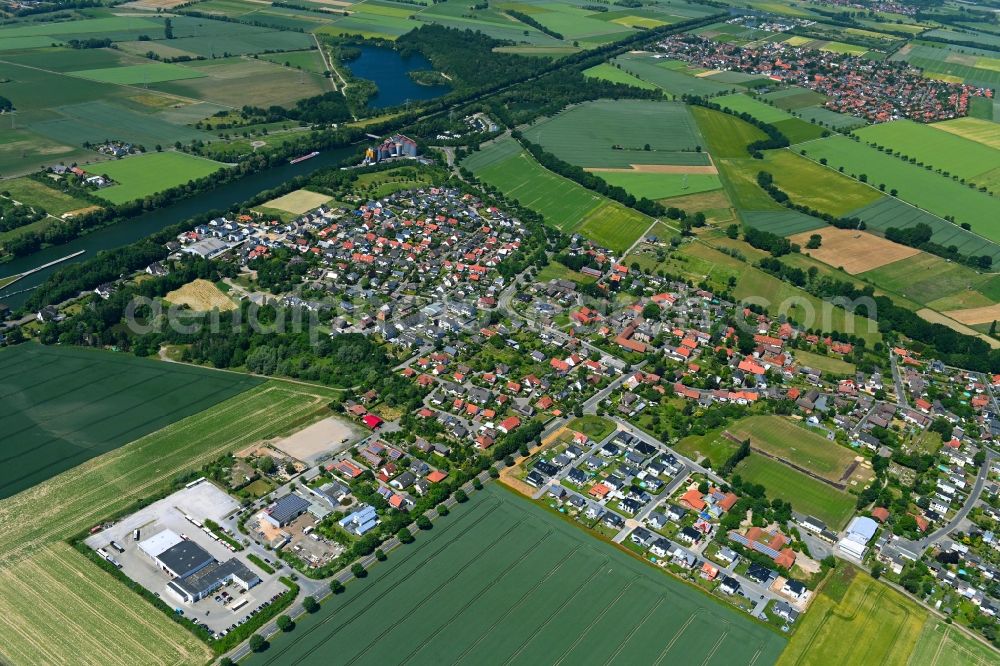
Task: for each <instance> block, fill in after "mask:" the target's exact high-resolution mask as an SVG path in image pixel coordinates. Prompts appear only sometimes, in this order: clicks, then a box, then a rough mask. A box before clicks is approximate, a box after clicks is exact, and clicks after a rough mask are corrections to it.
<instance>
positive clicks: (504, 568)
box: [246, 485, 785, 666]
mask: <svg viewBox="0 0 1000 666" xmlns="http://www.w3.org/2000/svg"><path fill="white" fill-rule="evenodd" d="M720 627H725V630H724V631H720V629H719V628H720ZM784 644H785V643H784V640H783V639H782V638H781V637H780V636H779V635H778V634H776V633H774V632H772V631H771V630H769V629H768V628H766V627H764V626H762V625H759V624H756V623H754V622H753V621H752V620H750V619H748V618H747V617H746V616H744V615H742V614H741V613H739V612H738V611H735V610H732V609H730V608H728V607H727V606H726V605H723V604H722V603H719V602H717V601H716V600H714V599H712V598H710V597H708V596H706V595H704V594H703V593H701V592H700V591H698V590H697V589H695V588H694V587H692V586H688V585H685V584H683V583H680V582H679V581H677V580H675V579H673V578H671V577H669V576H667V575H665V574H663V573H661V572H659V571H657V570H656V569H655V568H653V567H650V566H647V565H645V564H643V563H642V562H639V561H636V559H634V558H633V557H631V556H629V555H628V554H626V553H624V552H622V551H620V550H618V549H616V548H613V547H611V546H608V545H606V544H604V543H601V542H599V541H597V540H595V539H593V538H592V537H591V536H589V535H588V534H587V533H586V532H584V531H583V530H581V529H578V528H577V527H575V526H574V525H572V524H571V523H568V522H566V521H563V520H561V519H560V518H559V517H558V516H557V515H556V514H555V513H553V512H549V511H547V510H545V509H544V508H542V507H539V506H535V505H532V504H530V503H529V502H527V501H526V500H523V499H521V498H519V497H516V496H514V495H513V494H511V493H509V492H508V491H505V490H503V489H500V488H497V487H496V486H494V485H490V486H488V487H487V488H486V489H484V490H483V491H481V492H479V493H476V494H475V496H474V497H473V498H472V499H471V500H470V501H469V502H468V503H467V504H465V505H463V506H462V507H461V508H459V509H457V510H455V511H454V512H453V514H452V515H451V516H450V517H448V518H445V519H443V520H442V521H440V522H439V523H437V524H436V525H435V527H434V529H433V530H432V531H430V532H426V533H424V534H423V535H421V538H420V539H419V540H418V541H417V542H416V543H415V544H413V545H410V546H406V547H404V548H403V550H402V551H401V552H400V553H398V554H396V553H394V554H392V555H390V556H389V560H388V561H387V562H386V563H383V564H379V565H378V566H375V567H373V568H372V570H371V572H370V573H369V575H368V577H367V578H366V579H364V580H362V581H356V582H352V583H350V584H348V586H347V590H346V592H344V593H343V594H340V595H337V596H335V597H332V598H330V600H328V601H327V602H326V603H325V604H324V605H323V607H322V608H321V609H320V611H319V612H318V613H315V614H314V615H311V616H307V617H303V618H301V619H300V620H299V622H298V627H297V628H296V629H295V632H294V633H293V634H292V635H290V636H287V637H281V636H277V637H275V638H274V639H273V641H272V645H271V647H270V648H269V649H268V650H267V651H266V652H263V653H260V654H255V655H253V656H251V657H250V658H249V659H248V660H247V662H246V663H247V664H249V665H250V666H258V665H264V664H289V663H299V662H303V661H310V660H316V661H322V662H323V663H328V664H348V663H360V662H364V663H406V662H410V663H416V664H424V663H432V662H433V663H458V662H462V663H505V662H506V661H516V662H517V663H524V664H557V663H567V664H575V663H608V662H610V661H613V660H615V659H620V660H621V661H622V663H630V664H652V663H658V662H663V663H703V662H705V661H707V660H710V658H711V657H712V655H715V654H724V655H726V657H725V660H726V662H727V663H757V664H770V663H772V662H773V661H774V660H775V659H777V657H778V654H779V653H780V651H781V649H782V648H783V647H784Z"/></svg>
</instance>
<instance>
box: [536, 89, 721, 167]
mask: <svg viewBox="0 0 1000 666" xmlns="http://www.w3.org/2000/svg"><path fill="white" fill-rule="evenodd" d="M524 136H525V138H527V139H528V140H529V141H531V142H533V143H537V144H539V145H541V146H542V147H543V148H545V149H546V150H547V151H549V152H551V153H554V154H555V155H557V156H558V157H560V158H561V159H563V160H565V161H567V162H569V163H571V164H576V165H577V166H582V167H612V168H628V167H629V166H631V165H634V164H675V165H685V166H687V165H698V166H704V165H707V164H708V163H709V162H708V156H707V155H706V154H705V153H703V152H700V151H699V147H701V146H702V143H703V141H702V138H701V133H700V132H699V131H698V125H697V124H696V123H695V121H694V119H693V118H692V117H691V114H690V112H689V111H688V109H687V107H686V106H684V105H683V104H678V103H674V102H650V101H646V100H598V101H595V102H584V103H583V104H580V105H577V106H573V107H570V108H569V109H567V110H565V111H562V112H560V113H558V114H556V115H555V116H552V117H551V118H546V119H544V120H542V121H540V122H538V123H536V124H534V125H532V126H531V127H530V128H528V129H527V130H525V132H524ZM614 146H618V148H614ZM647 146H648V147H649V150H646V147H647Z"/></svg>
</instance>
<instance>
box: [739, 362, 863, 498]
mask: <svg viewBox="0 0 1000 666" xmlns="http://www.w3.org/2000/svg"><path fill="white" fill-rule="evenodd" d="M796 356H798V352H796ZM729 432H730V433H732V434H733V435H735V436H736V437H737V438H739V439H740V440H742V439H744V438H747V437H749V438H750V445H751V446H752V447H753V448H755V449H760V450H762V451H764V452H766V453H768V454H770V455H772V456H775V457H777V458H781V459H782V460H787V461H788V462H790V463H792V464H794V465H798V466H799V467H802V468H803V469H807V470H809V471H810V472H812V473H813V474H816V475H818V476H822V477H823V478H825V479H829V480H831V481H838V480H840V478H841V476H842V475H843V473H844V470H845V469H847V466H848V465H850V464H851V462H852V461H853V460H854V455H855V454H854V453H853V452H852V451H850V450H849V449H846V448H844V447H842V446H840V445H839V444H837V443H835V442H832V441H830V440H828V439H827V438H826V437H823V436H821V435H818V434H816V433H815V432H813V431H812V430H807V429H806V428H803V427H802V426H800V425H796V424H795V423H793V422H791V421H789V420H788V419H785V418H783V417H780V416H749V417H747V418H745V419H742V420H740V421H737V422H736V423H734V424H733V425H732V426H730V427H729Z"/></svg>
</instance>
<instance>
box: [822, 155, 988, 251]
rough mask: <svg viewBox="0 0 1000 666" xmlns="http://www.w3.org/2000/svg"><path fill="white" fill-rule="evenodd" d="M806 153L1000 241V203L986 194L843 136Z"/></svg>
mask: <svg viewBox="0 0 1000 666" xmlns="http://www.w3.org/2000/svg"><path fill="white" fill-rule="evenodd" d="M807 150H808V153H807V155H808V157H810V158H811V159H814V160H819V159H821V158H826V160H827V165H828V166H829V167H831V168H832V169H838V168H839V167H841V166H842V167H844V172H845V173H847V174H848V175H851V176H852V177H858V176H861V175H866V176H867V178H868V182H869V183H872V184H874V185H878V184H881V183H884V184H885V186H886V191H889V190H890V189H896V190H898V192H899V197H900V198H901V199H903V200H905V201H908V202H909V203H911V204H914V205H915V206H919V207H921V208H924V209H925V210H928V211H930V212H931V213H934V214H935V215H940V216H944V215H954V216H955V218H956V221H957V222H969V223H970V224H972V228H973V230H974V231H975V232H976V233H978V234H982V235H983V236H985V237H986V238H988V239H990V240H994V241H997V240H1000V225H997V224H995V222H996V220H997V219H1000V218H998V216H1000V200H998V199H996V198H994V197H991V196H990V195H988V194H986V193H983V192H977V191H976V190H973V189H970V188H969V187H968V186H967V185H962V184H960V183H958V182H957V181H954V180H952V179H950V178H947V177H945V176H942V175H941V174H937V173H934V172H932V171H927V170H926V169H924V168H923V167H919V166H917V165H915V164H910V163H909V162H904V161H903V160H901V159H899V158H896V157H892V156H890V155H886V154H885V153H880V152H879V151H877V150H875V149H874V148H871V147H869V146H866V145H864V144H861V143H858V142H856V141H851V140H850V139H848V138H847V137H843V136H833V137H829V138H827V139H822V140H819V141H814V142H812V143H810V144H809V146H808V149H807ZM866 221H867V220H866ZM935 240H936V239H935ZM937 242H942V243H943V244H945V245H947V244H948V243H944V242H943V241H937ZM978 254H981V252H980V253H978Z"/></svg>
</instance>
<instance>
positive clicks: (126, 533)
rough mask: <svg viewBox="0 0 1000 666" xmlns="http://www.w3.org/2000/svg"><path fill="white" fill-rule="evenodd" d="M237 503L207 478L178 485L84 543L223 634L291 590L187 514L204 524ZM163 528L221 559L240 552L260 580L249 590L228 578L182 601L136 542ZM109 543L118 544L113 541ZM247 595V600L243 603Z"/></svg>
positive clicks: (230, 510) (233, 508)
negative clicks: (209, 591) (191, 599)
mask: <svg viewBox="0 0 1000 666" xmlns="http://www.w3.org/2000/svg"><path fill="white" fill-rule="evenodd" d="M238 508H239V504H238V503H237V502H236V501H235V500H233V499H232V498H231V497H229V495H227V494H226V493H224V492H222V491H221V490H219V489H218V488H216V487H215V486H214V485H212V484H211V483H209V482H207V481H204V482H202V483H199V484H197V485H195V486H193V487H191V488H185V489H184V490H180V491H178V492H176V493H174V494H173V495H170V496H169V497H166V498H164V499H162V500H160V501H158V502H156V503H154V504H151V505H150V506H148V507H146V508H144V509H141V510H140V511H138V512H136V513H134V514H132V515H130V516H127V517H126V518H124V519H122V520H121V521H119V522H118V523H116V524H115V525H113V526H111V527H110V528H108V529H105V530H103V531H101V532H98V533H96V534H93V535H91V536H90V537H88V538H87V539H86V544H87V545H88V546H90V547H91V548H93V549H94V550H98V549H104V550H105V552H107V553H109V554H110V556H111V557H112V558H114V560H116V561H117V562H118V563H120V564H121V567H120V568H121V570H122V572H123V573H125V575H127V576H128V577H129V578H131V579H132V580H134V581H136V582H137V583H139V584H140V585H142V586H143V587H144V588H146V589H147V590H149V591H150V592H153V593H154V594H156V595H157V596H159V597H160V598H161V599H163V601H164V602H166V603H167V604H168V605H170V606H171V607H173V608H175V609H178V610H179V611H181V612H183V614H184V615H185V616H187V617H189V618H191V619H192V620H194V621H196V622H199V623H202V624H204V625H205V626H206V627H207V628H208V630H209V631H211V632H215V633H221V632H223V631H226V630H228V629H229V628H230V627H232V626H233V625H236V624H238V623H240V622H241V621H242V620H243V619H244V618H246V617H248V616H249V615H250V614H251V613H252V612H254V611H255V610H256V609H257V608H259V607H260V606H261V605H262V604H264V603H266V602H268V601H269V600H271V599H272V598H273V597H274V596H275V595H278V594H281V593H282V592H284V591H285V590H287V588H286V587H285V585H284V584H283V583H281V582H280V581H279V580H278V576H277V575H269V574H267V573H265V572H264V571H262V570H261V569H259V568H258V567H257V565H255V564H253V563H252V562H250V561H249V560H247V559H246V556H245V555H246V551H240V552H236V553H234V552H232V551H231V550H230V549H229V547H228V546H227V545H226V544H225V543H224V542H222V541H219V540H216V539H215V538H213V537H212V536H210V535H209V534H208V533H206V532H205V531H204V530H203V529H200V528H199V527H197V526H196V525H195V524H194V523H192V522H191V521H189V519H188V516H190V517H191V518H193V519H194V520H197V521H199V522H201V523H203V522H204V521H205V520H206V519H208V520H214V521H215V522H218V523H222V521H223V519H224V517H225V516H228V515H230V514H232V513H234V512H235V511H236V510H237V509H238ZM135 530H139V539H138V540H136V539H135V538H134V534H135ZM164 530H171V531H173V532H175V533H176V534H178V535H181V536H182V538H185V539H187V540H189V541H192V542H194V543H196V544H197V545H199V546H201V547H202V548H203V549H205V550H206V551H207V552H208V553H209V554H210V555H212V557H214V558H215V559H216V560H218V561H220V562H224V561H226V560H229V559H230V558H233V557H236V558H237V559H239V560H240V561H241V562H243V564H244V565H246V566H247V567H248V568H249V569H250V570H251V571H253V572H254V573H256V574H257V575H259V576H260V578H261V581H262V582H261V583H260V584H259V585H257V586H255V587H253V588H252V589H250V590H249V591H244V590H243V589H242V588H240V587H239V586H238V585H236V584H234V583H230V584H228V585H226V586H224V587H223V588H221V589H219V590H217V591H215V592H214V593H212V594H211V595H210V596H208V597H206V598H204V599H202V600H200V601H197V602H194V603H186V602H182V601H180V600H179V599H178V598H177V597H176V596H174V595H173V594H168V593H167V591H166V586H167V583H168V582H170V580H171V579H170V577H169V575H168V574H166V573H165V572H163V571H162V570H161V569H160V568H159V567H158V566H157V565H156V564H155V563H154V562H153V560H152V559H151V558H150V557H149V556H148V555H146V554H145V553H143V552H142V551H141V550H140V549H139V547H138V545H139V543H141V542H142V541H145V540H146V539H149V538H150V537H152V536H155V535H156V534H158V533H160V532H163V531H164ZM111 542H114V543H115V544H116V545H117V546H119V547H120V549H119V548H115V547H113V546H111ZM244 600H245V601H246V603H242V602H243V601H244Z"/></svg>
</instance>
